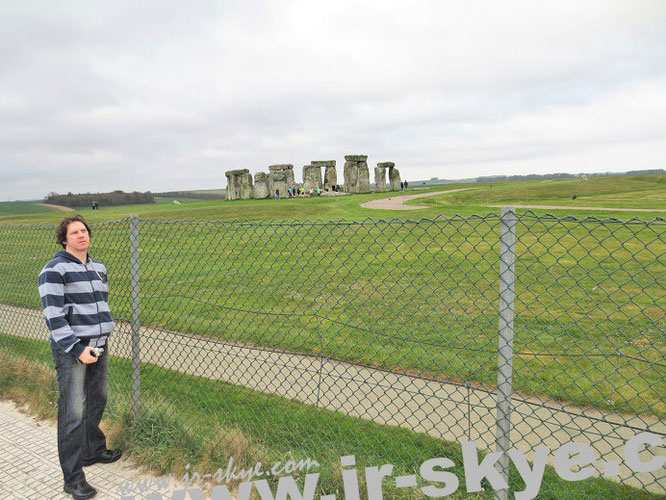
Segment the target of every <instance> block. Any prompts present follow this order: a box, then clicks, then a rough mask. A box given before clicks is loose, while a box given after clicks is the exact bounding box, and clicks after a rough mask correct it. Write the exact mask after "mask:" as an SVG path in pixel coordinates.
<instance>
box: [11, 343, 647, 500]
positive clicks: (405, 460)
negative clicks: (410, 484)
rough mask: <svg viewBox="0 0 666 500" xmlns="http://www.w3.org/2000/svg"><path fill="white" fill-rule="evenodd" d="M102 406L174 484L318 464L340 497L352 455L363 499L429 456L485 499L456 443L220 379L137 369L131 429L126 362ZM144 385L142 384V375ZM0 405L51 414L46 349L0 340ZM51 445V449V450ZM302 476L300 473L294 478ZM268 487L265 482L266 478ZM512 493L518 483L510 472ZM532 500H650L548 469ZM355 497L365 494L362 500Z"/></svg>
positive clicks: (388, 493)
mask: <svg viewBox="0 0 666 500" xmlns="http://www.w3.org/2000/svg"><path fill="white" fill-rule="evenodd" d="M110 361H111V362H110V381H109V387H110V391H109V392H110V399H109V403H108V405H107V411H106V413H105V420H104V422H103V424H104V428H105V430H106V432H107V434H108V436H109V439H110V443H111V446H119V447H121V448H122V449H124V450H125V451H126V452H128V453H129V454H131V456H132V457H133V459H134V460H135V461H137V462H138V463H139V464H142V465H144V466H147V467H149V468H151V469H152V470H153V471H155V472H156V473H158V474H163V473H172V474H174V475H176V477H181V476H182V474H183V473H184V472H185V465H186V464H188V463H189V464H191V468H190V472H192V471H198V472H200V473H201V474H204V473H211V474H212V473H214V472H215V471H216V470H217V469H218V468H222V469H225V468H226V465H227V462H228V460H229V457H233V458H234V461H235V463H237V464H238V465H239V468H248V467H252V466H254V465H255V464H256V463H257V462H259V461H261V462H262V463H263V464H265V465H268V466H270V465H271V464H275V463H276V462H278V461H279V462H282V463H283V464H284V463H285V462H286V461H287V460H295V461H298V460H301V459H303V460H305V459H307V458H312V459H314V460H316V461H317V462H318V463H319V464H320V467H319V468H316V469H312V470H311V471H310V472H320V473H321V479H320V482H319V485H320V491H321V492H322V493H334V492H336V491H339V492H342V480H341V468H340V465H339V458H340V456H343V455H349V454H353V455H355V456H356V459H357V470H359V478H360V483H361V491H362V492H363V487H364V480H363V473H362V469H363V467H366V466H380V465H382V464H386V463H390V464H393V465H394V466H395V468H394V472H393V477H396V476H398V475H402V474H413V473H418V468H419V466H420V464H421V463H422V462H424V461H425V460H427V459H429V458H434V457H447V458H450V459H451V460H453V462H454V463H455V468H454V469H453V472H455V473H456V474H458V475H459V478H460V480H461V483H460V484H461V486H460V488H459V492H458V493H456V494H454V495H453V496H452V497H451V498H463V497H464V498H492V493H491V492H490V491H486V492H485V493H484V494H477V495H473V496H465V495H463V494H462V493H461V492H462V491H464V484H465V482H464V477H462V470H463V468H462V457H461V453H460V448H459V445H458V444H456V443H448V442H444V441H440V440H437V439H433V438H431V437H428V436H426V435H422V434H414V433H411V432H409V431H406V430H404V429H399V428H394V427H388V426H381V425H377V424H373V423H372V422H368V421H365V420H360V419H354V418H351V417H347V416H343V415H340V414H337V413H334V412H331V411H328V410H322V409H317V408H314V407H311V406H307V405H302V404H299V403H294V402H292V401H289V400H287V399H284V398H280V397H275V396H270V395H266V394H263V393H254V392H252V391H249V390H246V389H242V388H239V387H236V386H234V385H230V384H227V383H224V382H219V381H211V380H207V379H202V378H199V377H194V376H187V375H184V374H181V373H178V372H173V371H168V370H164V369H161V368H158V367H155V366H151V365H143V367H142V373H143V374H144V375H143V377H144V385H143V387H142V402H143V403H142V404H143V416H142V418H141V419H140V420H139V421H138V422H137V424H136V425H135V426H130V425H129V423H130V419H129V415H128V406H129V404H130V403H129V400H130V399H131V398H130V397H129V392H128V390H129V389H128V388H129V386H130V374H131V367H130V364H129V362H128V361H127V360H124V359H118V358H111V360H110ZM146 377H147V378H149V379H150V382H149V383H146V380H145V378H146ZM0 398H12V399H15V400H17V401H18V402H21V403H27V404H28V405H29V407H30V409H31V411H32V412H33V413H36V414H38V415H40V416H41V417H46V418H54V417H55V401H56V399H57V391H56V385H55V377H54V372H53V369H52V361H51V354H50V349H49V346H48V344H47V343H46V342H40V341H35V340H27V339H19V338H15V337H11V336H6V335H0ZM53 445H54V446H55V443H54V444H53ZM301 477H302V476H301ZM272 481H273V482H274V481H275V480H274V479H273V480H272ZM511 485H512V488H513V489H514V490H517V491H519V490H522V489H523V488H524V486H523V485H522V482H521V480H520V478H519V476H518V475H517V472H516V471H515V470H512V471H511ZM540 491H541V494H540V496H539V498H544V499H560V498H573V499H578V498H580V499H587V498H632V499H643V498H645V499H648V498H656V496H655V495H651V494H650V493H648V492H645V491H639V490H636V489H633V488H629V487H625V486H621V485H618V484H616V483H612V482H609V481H605V480H603V479H598V478H597V479H590V480H586V481H581V482H576V483H568V482H565V481H562V480H561V479H559V477H558V476H557V475H556V474H555V473H554V471H553V469H552V468H551V467H547V469H546V473H545V476H544V481H543V484H542V487H541V490H540ZM384 495H385V498H424V497H423V495H422V494H421V493H420V491H419V490H416V489H398V488H396V487H395V483H394V482H393V480H391V479H389V480H386V481H385V486H384ZM362 497H363V498H366V496H365V495H364V494H363V493H362Z"/></svg>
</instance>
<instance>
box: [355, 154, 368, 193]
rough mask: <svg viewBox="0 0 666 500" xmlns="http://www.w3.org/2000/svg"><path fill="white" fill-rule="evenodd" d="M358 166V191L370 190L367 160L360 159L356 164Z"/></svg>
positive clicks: (365, 191)
mask: <svg viewBox="0 0 666 500" xmlns="http://www.w3.org/2000/svg"><path fill="white" fill-rule="evenodd" d="M356 168H358V192H359V193H369V192H370V169H369V168H368V162H367V161H360V162H358V163H357V164H356Z"/></svg>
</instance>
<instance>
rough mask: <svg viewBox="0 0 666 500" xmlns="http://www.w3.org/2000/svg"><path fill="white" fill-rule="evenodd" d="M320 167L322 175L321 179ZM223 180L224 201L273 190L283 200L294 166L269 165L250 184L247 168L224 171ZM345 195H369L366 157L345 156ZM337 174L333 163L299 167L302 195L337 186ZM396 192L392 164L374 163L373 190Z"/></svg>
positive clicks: (397, 179)
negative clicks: (301, 174)
mask: <svg viewBox="0 0 666 500" xmlns="http://www.w3.org/2000/svg"><path fill="white" fill-rule="evenodd" d="M322 168H323V169H324V175H323V179H322ZM386 169H388V186H387V182H386V181H387V180H386ZM225 175H226V177H227V199H228V200H238V199H241V200H244V199H249V198H254V199H265V198H273V197H275V194H276V190H277V191H279V193H280V198H283V197H286V196H287V192H288V189H289V188H295V187H297V186H296V182H295V179H294V166H293V165H292V164H291V163H280V164H276V165H270V166H269V167H268V173H266V172H256V173H255V174H254V183H253V182H252V174H250V171H249V170H248V169H247V168H243V169H238V170H228V171H227V172H225ZM343 181H344V186H341V187H342V189H341V190H342V191H343V192H345V193H369V192H370V170H369V169H368V156H367V155H346V156H345V165H344V171H343ZM338 185H339V184H338V172H337V169H336V161H335V160H313V161H311V162H310V165H305V166H303V183H302V187H303V188H304V190H305V192H306V193H308V192H309V191H310V190H313V191H317V189H321V190H324V191H328V190H330V189H331V188H332V187H333V186H338ZM387 188H389V189H390V190H392V191H400V172H399V171H398V169H397V168H395V163H393V162H384V163H377V166H376V167H375V189H376V190H377V191H386V190H387Z"/></svg>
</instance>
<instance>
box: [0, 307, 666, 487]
mask: <svg viewBox="0 0 666 500" xmlns="http://www.w3.org/2000/svg"><path fill="white" fill-rule="evenodd" d="M0 332H3V333H10V332H11V334H12V335H15V336H19V337H25V338H32V339H35V338H39V339H44V340H46V339H47V338H48V331H47V330H46V326H45V324H44V318H43V315H42V311H41V310H35V309H26V308H21V307H15V306H8V305H6V304H1V303H0ZM140 336H141V340H142V349H141V361H142V362H144V363H151V364H153V366H158V367H159V366H161V367H165V368H170V369H176V370H178V371H181V372H183V373H187V374H190V375H197V376H200V377H205V378H210V379H216V380H224V381H226V382H229V383H232V384H235V385H238V386H244V387H247V388H249V389H252V390H255V391H261V392H265V393H269V394H276V395H280V396H284V397H286V398H289V399H293V400H295V401H300V402H302V403H305V404H309V405H313V406H317V407H320V408H327V409H329V410H332V411H336V412H339V413H342V414H346V415H349V416H353V417H359V418H363V419H367V420H372V421H374V422H376V423H379V424H384V425H392V426H399V427H403V428H407V429H409V430H411V431H414V432H420V433H426V434H429V435H431V436H433V437H436V438H439V439H445V440H449V441H460V440H474V441H476V442H477V445H478V446H479V448H482V449H486V450H491V449H493V448H494V446H495V431H496V427H495V426H496V420H495V416H496V411H497V410H496V395H495V390H494V389H493V388H485V389H484V388H480V387H473V386H470V385H468V386H465V385H462V384H459V383H455V382H450V381H443V380H432V379H426V378H422V377H419V376H411V375H406V374H399V373H392V372H387V371H383V370H378V369H374V368H370V367H365V366H361V365H355V364H351V363H344V362H340V361H335V360H326V359H322V358H316V357H312V356H306V355H301V354H292V353H286V352H279V351H275V350H270V349H265V348H261V347H252V346H245V345H239V344H233V343H229V342H224V341H220V340H215V339H212V338H206V337H198V336H193V335H186V334H182V333H179V332H169V331H165V330H161V329H157V328H150V327H141V329H140ZM109 344H110V345H109V352H111V353H112V354H113V355H114V356H119V357H124V358H130V357H131V355H132V353H131V345H132V342H131V337H130V327H129V325H128V324H126V323H122V322H118V324H117V325H116V329H115V330H114V332H113V334H112V335H111V338H110V341H109ZM202 360H205V362H202ZM166 373H167V372H164V373H162V374H159V375H157V374H155V375H153V376H160V377H163V376H167V375H166ZM512 406H513V410H512V415H511V423H512V431H511V433H512V434H511V437H512V441H513V446H514V447H515V448H517V449H519V450H522V451H525V452H526V453H528V455H530V452H531V450H533V449H534V448H535V447H536V446H538V445H542V444H543V445H546V446H549V447H550V448H551V450H553V449H556V448H558V447H559V446H561V445H562V444H564V443H568V442H570V441H572V440H577V441H581V442H585V443H588V444H590V446H592V447H593V448H594V449H595V450H596V452H597V454H598V456H599V458H600V460H604V461H609V460H614V461H621V459H622V457H621V456H620V453H621V452H622V447H623V444H624V442H626V440H627V439H629V438H631V437H633V436H634V435H635V434H636V433H638V432H640V431H646V432H654V433H657V434H660V435H666V422H665V421H663V420H657V419H655V418H650V417H640V416H632V415H621V414H617V413H610V412H602V411H599V410H596V409H589V408H585V409H584V408H578V407H575V406H573V405H571V404H563V403H558V402H556V401H552V400H541V399H539V398H537V397H521V396H520V395H519V394H515V395H514V398H513V400H512ZM2 433H3V431H2V430H1V429H0V434H2ZM600 436H601V437H602V439H599V437H600ZM51 446H53V443H51ZM0 470H1V468H0ZM597 474H598V475H601V470H599V471H598V472H597ZM620 478H621V479H622V480H623V481H624V482H625V483H626V484H629V485H632V486H636V487H639V488H641V487H645V488H646V489H648V490H650V491H653V492H658V493H666V490H665V488H666V468H664V469H663V470H660V471H659V472H657V473H646V474H633V473H632V472H631V471H630V470H629V469H627V468H626V467H625V466H624V465H622V466H621V467H620V474H619V477H612V478H610V479H612V480H618V479H620ZM0 480H1V478H0Z"/></svg>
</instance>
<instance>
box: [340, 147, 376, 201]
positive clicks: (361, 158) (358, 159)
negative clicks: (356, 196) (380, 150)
mask: <svg viewBox="0 0 666 500" xmlns="http://www.w3.org/2000/svg"><path fill="white" fill-rule="evenodd" d="M367 160H368V156H367V155H347V156H345V170H344V177H345V192H347V193H369V192H370V171H369V170H368V162H367Z"/></svg>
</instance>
